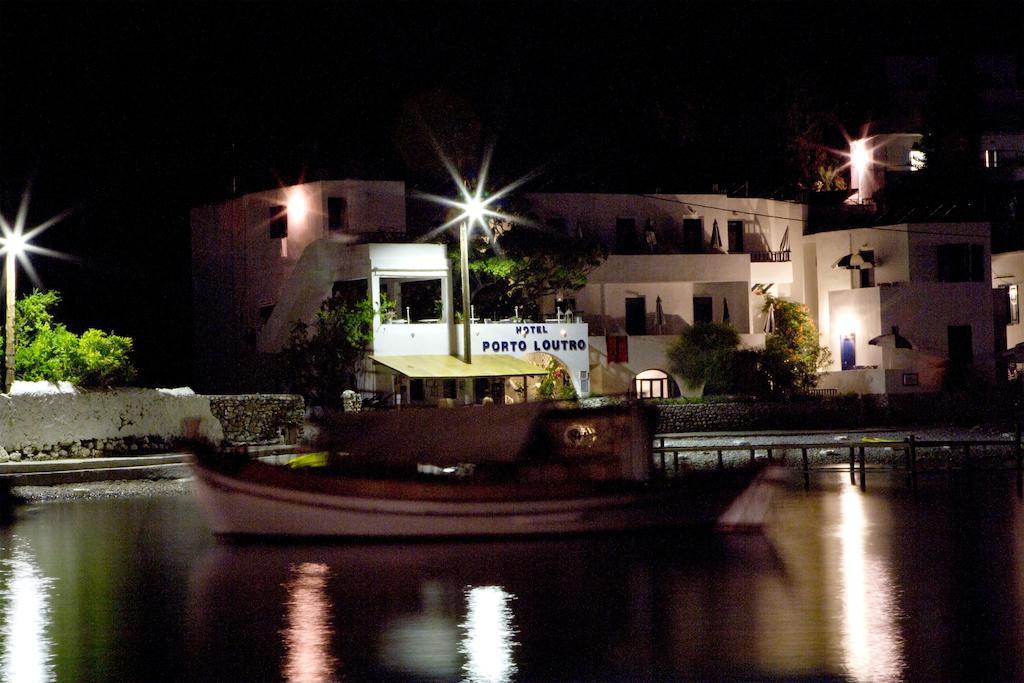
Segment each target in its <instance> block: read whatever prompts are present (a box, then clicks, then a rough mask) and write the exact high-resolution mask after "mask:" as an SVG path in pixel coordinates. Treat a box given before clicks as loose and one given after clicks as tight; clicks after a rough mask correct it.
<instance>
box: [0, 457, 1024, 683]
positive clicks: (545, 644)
mask: <svg viewBox="0 0 1024 683" xmlns="http://www.w3.org/2000/svg"><path fill="white" fill-rule="evenodd" d="M877 483H878V484H881V485H870V484H869V490H868V491H867V492H866V493H862V492H861V491H860V490H859V489H857V488H855V487H851V486H849V485H848V484H847V485H844V484H843V483H842V482H841V480H840V479H839V478H837V479H836V480H834V481H826V482H823V483H822V485H821V486H819V487H818V488H816V489H815V490H812V491H811V492H810V493H804V492H803V491H802V490H800V489H799V487H798V486H795V485H794V486H792V487H783V488H782V489H781V490H780V492H779V495H778V497H777V499H776V502H775V506H774V508H773V513H772V520H771V526H770V528H769V530H768V532H767V534H766V535H765V536H763V537H761V536H737V537H724V538H715V537H711V536H693V535H659V536H653V537H651V536H649V537H645V538H630V537H614V538H598V539H571V540H565V539H562V540H544V541H530V542H514V543H458V544H415V545H349V546H309V545H307V546H282V545H269V546H265V545H230V544H224V543H217V542H216V541H215V540H214V539H213V538H212V537H211V536H210V535H209V534H208V532H207V531H206V529H205V527H204V526H203V523H202V520H201V519H200V518H199V517H198V514H197V511H196V509H195V507H194V505H193V503H192V501H191V499H189V498H183V497H160V498H152V499H133V500H103V501H79V502H67V503H47V504H39V505H35V506H32V507H30V508H28V509H25V510H23V511H22V513H21V514H20V516H19V518H18V520H17V521H16V522H15V523H14V524H13V525H11V526H9V527H7V528H6V529H3V530H0V541H2V551H0V625H2V633H0V638H2V651H0V678H2V680H5V681H16V682H18V683H21V682H23V681H34V680H59V681H151V680H189V681H193V680H195V681H205V680H221V681H259V680H290V681H317V680H355V681H361V680H470V681H502V680H524V681H530V680H637V679H645V680H650V679H708V678H712V679H713V678H745V679H751V680H760V679H764V678H773V679H787V680H788V679H794V678H803V679H814V680H817V679H821V678H826V679H827V678H834V679H849V680H864V681H876V680H898V679H915V680H950V679H966V680H999V679H1005V680H1014V679H1016V680H1020V679H1024V502H1022V501H1021V500H1020V499H1018V498H1017V497H1016V492H1015V490H1014V481H1013V478H1012V475H1007V474H1002V475H999V474H996V475H992V474H989V475H982V474H978V473H975V474H968V475H955V476H949V475H943V476H941V477H937V478H934V479H931V480H929V481H927V482H925V483H924V485H923V487H922V489H921V491H920V492H919V493H918V495H917V496H916V497H914V496H911V495H910V494H909V493H908V492H907V491H906V490H905V489H904V488H903V487H902V482H901V481H898V480H894V481H893V482H891V483H890V484H888V485H886V483H884V482H880V481H879V482H877Z"/></svg>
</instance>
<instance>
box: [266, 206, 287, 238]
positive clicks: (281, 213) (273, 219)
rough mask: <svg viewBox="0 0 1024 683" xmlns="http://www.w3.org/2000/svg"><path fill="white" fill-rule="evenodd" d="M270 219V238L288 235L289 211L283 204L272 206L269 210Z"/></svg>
mask: <svg viewBox="0 0 1024 683" xmlns="http://www.w3.org/2000/svg"><path fill="white" fill-rule="evenodd" d="M267 216H268V218H269V220H270V239H272V240H273V239H280V238H282V237H287V236H288V211H287V210H286V209H285V208H284V207H283V206H272V207H270V208H269V209H268V210H267Z"/></svg>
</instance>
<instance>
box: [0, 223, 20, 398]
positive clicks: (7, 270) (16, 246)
mask: <svg viewBox="0 0 1024 683" xmlns="http://www.w3.org/2000/svg"><path fill="white" fill-rule="evenodd" d="M4 234H5V237H2V238H0V244H2V245H3V246H2V247H0V250H2V251H3V254H4V279H5V280H6V281H7V299H6V304H5V306H6V308H5V310H6V312H7V316H6V321H5V324H4V392H5V393H10V392H11V385H12V384H14V259H15V258H16V257H18V256H20V255H21V254H22V253H24V251H25V243H24V241H23V240H22V239H21V236H20V235H10V236H6V235H7V231H6V230H5V231H4Z"/></svg>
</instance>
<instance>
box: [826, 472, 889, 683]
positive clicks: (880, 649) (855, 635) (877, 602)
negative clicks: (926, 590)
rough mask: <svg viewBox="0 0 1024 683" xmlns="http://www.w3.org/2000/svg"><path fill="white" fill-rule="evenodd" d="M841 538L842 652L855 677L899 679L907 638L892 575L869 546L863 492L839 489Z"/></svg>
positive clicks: (847, 667) (850, 488)
mask: <svg viewBox="0 0 1024 683" xmlns="http://www.w3.org/2000/svg"><path fill="white" fill-rule="evenodd" d="M839 497H840V509H841V514H840V521H839V540H840V557H841V563H842V564H841V572H842V603H843V652H844V659H845V664H846V670H847V672H848V673H849V674H850V676H851V677H852V678H853V679H854V680H857V681H889V680H897V679H899V678H900V677H901V675H902V673H903V667H904V662H903V652H902V648H903V638H902V636H901V635H900V632H899V628H898V623H897V622H898V620H899V618H900V613H899V610H898V609H897V607H896V594H895V588H894V586H893V580H892V575H891V573H890V571H889V569H888V567H887V566H886V563H885V560H883V559H880V558H878V557H875V556H873V555H872V554H871V553H870V552H869V550H868V549H867V545H868V540H869V538H870V524H869V522H868V520H867V517H866V515H865V511H864V496H863V495H862V494H861V493H860V492H859V491H858V490H857V489H856V488H854V487H853V486H847V487H844V488H843V489H841V491H840V493H839Z"/></svg>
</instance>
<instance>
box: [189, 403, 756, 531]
mask: <svg viewBox="0 0 1024 683" xmlns="http://www.w3.org/2000/svg"><path fill="white" fill-rule="evenodd" d="M320 428H321V432H320V437H319V438H318V439H317V440H316V442H315V444H314V446H313V448H314V449H315V452H316V453H318V454H319V457H318V458H314V459H318V460H319V461H321V462H323V463H326V464H327V465H326V466H323V467H299V468H296V467H291V466H288V465H281V464H270V463H268V462H263V461H260V460H258V459H253V458H252V457H249V456H248V455H247V454H244V453H242V454H240V453H222V452H217V451H214V450H212V449H204V448H198V449H196V455H195V458H194V459H193V460H194V462H193V466H194V470H195V474H196V479H195V482H196V486H195V489H196V495H197V498H198V500H199V503H200V506H201V508H202V510H203V511H204V513H205V515H206V518H207V520H208V522H209V526H210V528H211V529H212V530H213V532H214V533H215V534H218V535H232V536H235V535H240V536H275V537H310V538H313V537H317V538H319V537H323V538H328V537H352V538H399V537H428V536H430V537H487V536H518V535H523V534H564V533H588V532H605V531H624V530H637V529H653V528H666V527H681V526H713V525H714V524H716V523H717V522H718V521H719V520H720V519H722V518H723V514H725V515H726V517H725V519H729V513H727V512H726V511H727V509H728V508H729V507H730V504H731V503H733V502H734V501H735V499H736V498H737V496H739V494H740V493H742V492H743V491H744V490H746V489H747V488H748V486H749V485H750V484H751V482H752V481H753V480H754V478H755V477H756V476H757V474H758V472H759V471H760V469H761V465H760V464H756V463H755V464H751V465H748V466H745V467H742V468H737V469H726V470H722V471H718V470H714V469H711V470H692V471H689V472H686V473H685V474H683V475H682V476H678V477H671V478H669V477H664V476H659V473H658V472H657V471H656V470H655V469H654V459H653V458H652V457H651V444H652V441H653V438H652V437H653V433H652V421H651V417H650V414H649V413H648V412H647V411H645V410H644V409H643V407H642V406H639V405H630V406H626V407H616V408H603V409H587V410H583V409H557V408H556V409H552V408H545V407H542V406H536V405H533V406H500V407H494V406H492V407H473V408H459V409H439V410H426V409H423V410H409V411H404V412H393V413H386V414H380V413H377V414H361V415H351V414H350V415H343V416H339V417H337V418H335V419H333V420H330V421H328V422H325V423H323V424H321V426H320ZM308 459H309V458H308V456H307V458H306V460H308ZM731 514H732V517H733V518H735V511H734V512H733V513H731ZM732 525H733V526H736V524H734V523H732ZM741 525H742V524H741Z"/></svg>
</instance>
